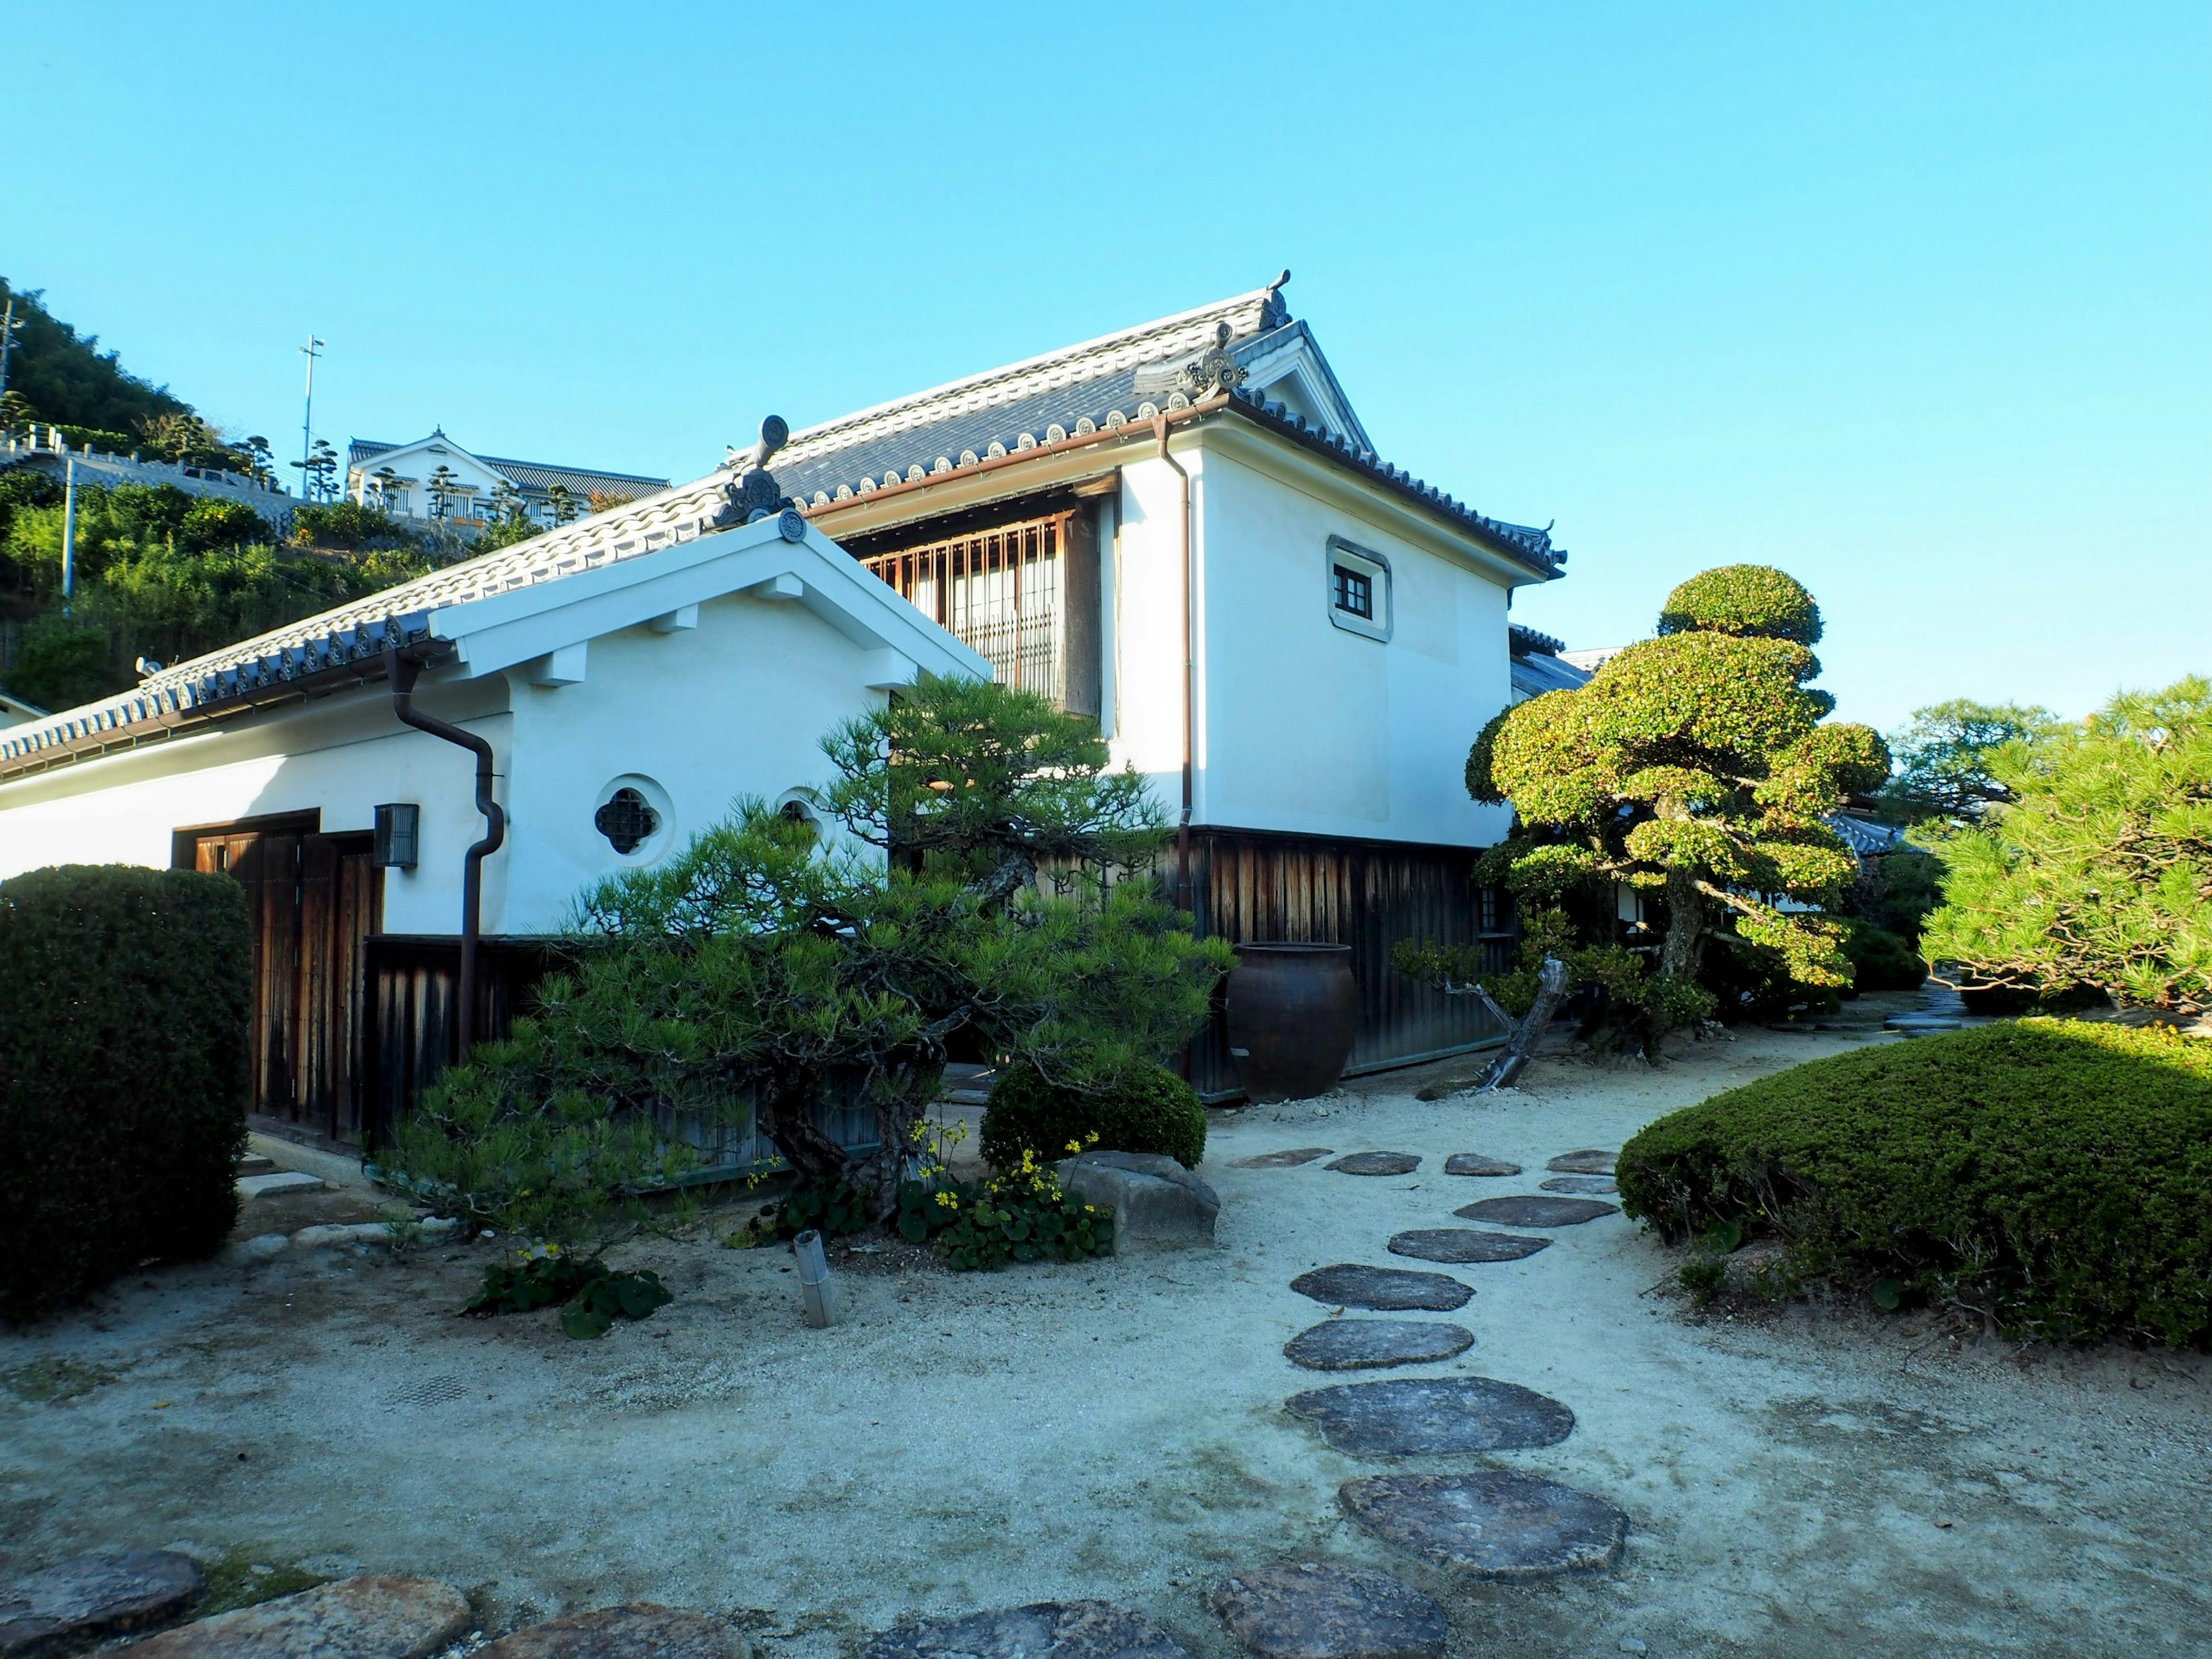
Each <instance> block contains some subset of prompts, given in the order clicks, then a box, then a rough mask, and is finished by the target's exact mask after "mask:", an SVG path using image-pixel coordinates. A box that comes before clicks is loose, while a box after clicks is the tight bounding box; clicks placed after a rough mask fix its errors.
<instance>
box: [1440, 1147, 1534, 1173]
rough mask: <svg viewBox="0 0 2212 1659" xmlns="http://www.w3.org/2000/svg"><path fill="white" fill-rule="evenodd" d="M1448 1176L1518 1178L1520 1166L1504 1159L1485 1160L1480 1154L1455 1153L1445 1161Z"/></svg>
mask: <svg viewBox="0 0 2212 1659" xmlns="http://www.w3.org/2000/svg"><path fill="white" fill-rule="evenodd" d="M1444 1173H1445V1174H1446V1175H1460V1176H1516V1175H1519V1174H1520V1173H1521V1166H1520V1165H1519V1164H1508V1163H1507V1162H1506V1161H1505V1160H1504V1158H1485V1157H1484V1156H1483V1155H1482V1154H1481V1153H1480V1152H1454V1153H1453V1154H1452V1155H1451V1156H1450V1157H1449V1158H1446V1159H1445V1160H1444Z"/></svg>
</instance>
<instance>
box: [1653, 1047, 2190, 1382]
mask: <svg viewBox="0 0 2212 1659" xmlns="http://www.w3.org/2000/svg"><path fill="white" fill-rule="evenodd" d="M1619 1179H1620V1193H1621V1204H1622V1206H1623V1207H1624V1208H1625V1209H1626V1210H1627V1211H1628V1212H1629V1213H1630V1214H1631V1215H1633V1216H1637V1217H1639V1218H1642V1219H1644V1220H1646V1221H1648V1222H1650V1223H1651V1224H1652V1225H1654V1226H1655V1227H1656V1228H1657V1229H1658V1230H1659V1231H1660V1232H1661V1233H1662V1235H1663V1236H1664V1237H1667V1238H1668V1240H1670V1241H1674V1242H1679V1241H1680V1240H1683V1239H1685V1238H1692V1237H1699V1236H1700V1235H1703V1234H1705V1233H1706V1232H1707V1231H1709V1230H1711V1229H1713V1228H1716V1227H1727V1226H1729V1225H1731V1224H1734V1225H1740V1226H1741V1227H1742V1228H1743V1230H1744V1232H1745V1234H1746V1235H1747V1236H1753V1235H1757V1234H1760V1233H1765V1234H1768V1235H1770V1236H1774V1237H1779V1238H1780V1239H1782V1240H1783V1241H1784V1242H1785V1243H1786V1244H1787V1245H1788V1246H1789V1249H1788V1252H1787V1256H1788V1261H1787V1265H1788V1267H1790V1269H1791V1270H1792V1272H1793V1273H1796V1274H1801V1275H1802V1276H1804V1277H1807V1278H1811V1277H1815V1276H1825V1277H1826V1278H1827V1279H1830V1280H1832V1281H1833V1282H1837V1283H1839V1284H1842V1285H1864V1286H1866V1287H1868V1288H1870V1289H1872V1290H1874V1291H1876V1293H1877V1300H1878V1301H1880V1302H1881V1303H1882V1304H1884V1305H1887V1306H1895V1305H1897V1303H1898V1301H1899V1299H1910V1298H1914V1297H1919V1298H1925V1299H1928V1300H1932V1301H1936V1302H1939V1303H1945V1304H1953V1305H1956V1306H1960V1307H1963V1308H1966V1309H1970V1310H1975V1311H1978V1312H1981V1313H1984V1314H1986V1315H1987V1316H1990V1317H1991V1318H1993V1319H1995V1320H1996V1322H1997V1323H1998V1324H1999V1325H2001V1326H2002V1327H2003V1328H2006V1329H2008V1330H2011V1331H2014V1332H2017V1333H2020V1334H2029V1335H2037V1336H2045V1337H2050V1338H2053V1339H2057V1340H2067V1341H2090V1340H2099V1339H2104V1338H2123V1339H2129V1340H2147V1341H2153V1342H2160V1343H2165V1344H2167V1345H2169V1346H2176V1347H2179V1346H2190V1345H2195V1346H2205V1345H2207V1344H2208V1343H2212V1042H2203V1041H2200V1040H2197V1039H2193V1038H2188V1037H2183V1036H2178V1035H2175V1034H2173V1033H2172V1031H2171V1030H2165V1029H2162V1028H2147V1029H2140V1030H2138V1029H2131V1028H2129V1027H2125V1026H2121V1025H2117V1024H2091V1023H2087V1022H2081V1021H2072V1022H2069V1021H2059V1020H2051V1019H2029V1020H2021V1021H2019V1022H2017V1023H2010V1024H1998V1025H1990V1026H1984V1027H1983V1028H1981V1029H1979V1030H1971V1031H1960V1032H1957V1033H1952V1034H1946V1035H1942V1036H1930V1037H1923V1038H1919V1039H1917V1040H1916V1041H1914V1042H1908V1043H1901V1044H1898V1045H1895V1046H1889V1047H1881V1048H1861V1049H1858V1050H1856V1051H1855V1052H1852V1053H1850V1054H1838V1055H1835V1056H1832V1057H1831V1058H1829V1059H1826V1060H1813V1061H1810V1062H1808V1064H1806V1065H1803V1066H1795V1067H1793V1068H1791V1069H1790V1070H1789V1071H1787V1072H1784V1073H1778V1075H1776V1076H1773V1077H1770V1078H1765V1079H1761V1080H1760V1081H1759V1082H1757V1083H1753V1084H1750V1085H1747V1086H1745V1087H1743V1088H1741V1089H1732V1090H1730V1091H1728V1092H1727V1093H1725V1094H1721V1095H1716V1096H1714V1097H1712V1098H1711V1099H1710V1100H1707V1101H1704V1102H1702V1103H1699V1104H1698V1105H1696V1106H1692V1107H1691V1108H1689V1109H1687V1110H1685V1111H1680V1112H1676V1113H1674V1114H1673V1115H1670V1116H1668V1117H1664V1118H1662V1119H1660V1120H1659V1121H1657V1122H1656V1123H1654V1124H1652V1125H1651V1126H1650V1127H1648V1128H1646V1129H1644V1131H1643V1133H1640V1134H1638V1135H1637V1136H1636V1137H1635V1139H1632V1140H1631V1141H1630V1142H1629V1143H1628V1145H1627V1146H1626V1147H1624V1148H1623V1149H1622V1151H1621V1154H1620V1176H1619Z"/></svg>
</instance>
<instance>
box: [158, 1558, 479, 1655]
mask: <svg viewBox="0 0 2212 1659" xmlns="http://www.w3.org/2000/svg"><path fill="white" fill-rule="evenodd" d="M469 1617H470V1614H469V1603H468V1599H467V1598H466V1597H465V1596H464V1595H462V1594H461V1593H460V1591H459V1590H457V1589H454V1588H453V1586H452V1585H451V1584H444V1583H439V1582H438V1581H437V1580H436V1579H435V1578H348V1579H344V1580H343V1581H341V1582H340V1583H335V1584H318V1585H317V1586H316V1587H315V1588H314V1589H307V1590H301V1592H300V1593H299V1594H298V1595H280V1596H278V1597H277V1598H276V1600H275V1601H264V1602H262V1603H260V1604H259V1605H258V1607H240V1608H239V1609H238V1611H237V1612H235V1613H217V1614H216V1616H215V1617H214V1618H212V1619H203V1620H200V1621H199V1622H198V1623H197V1624H192V1625H181V1626H178V1627H177V1628H176V1629H175V1630H167V1631H163V1632H161V1634H160V1635H158V1636H149V1637H148V1638H146V1639H145V1640H144V1641H143V1642H134V1643H132V1644H131V1646H130V1648H129V1650H128V1651H129V1653H130V1655H131V1659H429V1656H430V1655H432V1654H434V1653H435V1652H437V1651H438V1650H439V1649H441V1648H442V1647H444V1646H445V1645H446V1644H447V1643H448V1642H450V1641H452V1640H453V1638H455V1637H456V1636H459V1634H460V1633H461V1632H464V1631H465V1630H466V1629H467V1628H468V1627H469Z"/></svg>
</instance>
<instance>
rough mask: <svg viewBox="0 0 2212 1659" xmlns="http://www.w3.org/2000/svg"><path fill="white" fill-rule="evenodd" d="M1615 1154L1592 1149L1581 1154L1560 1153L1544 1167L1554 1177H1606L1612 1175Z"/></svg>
mask: <svg viewBox="0 0 2212 1659" xmlns="http://www.w3.org/2000/svg"><path fill="white" fill-rule="evenodd" d="M1616 1156H1617V1154H1615V1153H1613V1152H1598V1151H1596V1150H1595V1149H1592V1150H1591V1151H1589V1152H1562V1153H1560V1154H1559V1157H1557V1158H1553V1160H1552V1161H1551V1162H1550V1163H1549V1164H1546V1165H1545V1166H1544V1167H1545V1168H1546V1169H1547V1170H1551V1171H1553V1173H1554V1174H1556V1175H1606V1176H1609V1175H1611V1174H1612V1173H1613V1158H1615V1157H1616Z"/></svg>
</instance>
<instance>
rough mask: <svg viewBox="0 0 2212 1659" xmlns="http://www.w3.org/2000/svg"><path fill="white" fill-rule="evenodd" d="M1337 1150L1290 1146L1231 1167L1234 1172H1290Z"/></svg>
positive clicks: (1247, 1159) (1320, 1147) (1238, 1162)
mask: <svg viewBox="0 0 2212 1659" xmlns="http://www.w3.org/2000/svg"><path fill="white" fill-rule="evenodd" d="M1335 1150H1336V1148H1335V1147H1334V1146H1290V1147H1285V1149H1284V1150H1283V1151H1281V1152H1262V1153H1261V1154H1260V1155H1259V1157H1257V1158H1238V1159H1237V1162H1236V1163H1234V1164H1231V1165H1230V1166H1229V1167H1230V1168H1231V1169H1232V1170H1289V1169H1295V1168H1296V1167H1297V1165H1299V1164H1310V1163H1312V1162H1313V1161H1314V1160H1315V1159H1316V1158H1327V1157H1328V1155H1329V1154H1330V1153H1331V1152H1334V1151H1335Z"/></svg>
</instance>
